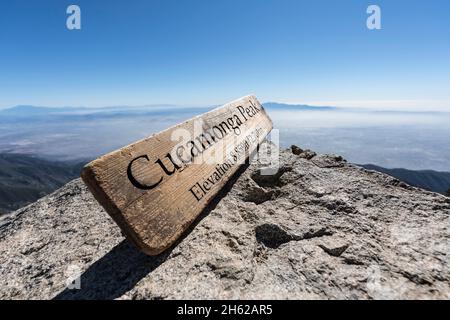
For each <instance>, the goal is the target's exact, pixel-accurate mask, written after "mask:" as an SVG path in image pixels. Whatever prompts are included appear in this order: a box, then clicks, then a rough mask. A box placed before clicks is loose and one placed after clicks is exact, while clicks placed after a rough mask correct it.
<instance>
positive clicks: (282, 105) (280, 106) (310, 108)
mask: <svg viewBox="0 0 450 320" xmlns="http://www.w3.org/2000/svg"><path fill="white" fill-rule="evenodd" d="M263 105H264V107H265V108H266V109H277V110H297V111H298V110H304V111H333V110H338V109H339V108H337V107H325V106H323V107H322V106H309V105H304V104H286V103H278V102H266V103H263Z"/></svg>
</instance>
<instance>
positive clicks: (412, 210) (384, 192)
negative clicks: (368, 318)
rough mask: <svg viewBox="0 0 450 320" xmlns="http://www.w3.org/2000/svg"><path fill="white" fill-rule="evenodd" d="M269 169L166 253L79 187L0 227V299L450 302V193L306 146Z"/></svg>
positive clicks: (241, 185)
mask: <svg viewBox="0 0 450 320" xmlns="http://www.w3.org/2000/svg"><path fill="white" fill-rule="evenodd" d="M260 169H261V168H260V167H258V165H256V164H255V165H251V166H250V167H248V168H247V169H246V170H245V172H244V173H243V174H242V175H240V176H239V177H238V179H237V180H236V182H235V183H234V185H233V186H232V187H231V188H229V190H228V191H227V192H226V194H224V195H222V197H221V199H220V200H218V201H216V203H215V204H214V205H212V206H211V208H210V210H208V212H205V213H204V214H203V215H202V216H201V217H200V219H198V221H197V222H196V224H195V226H193V227H192V228H191V229H190V230H189V232H187V233H186V235H185V237H183V239H181V240H180V242H179V243H178V244H177V245H176V246H174V247H173V248H172V249H170V250H169V251H167V252H164V253H163V254H161V255H160V256H157V257H148V256H145V255H144V254H142V253H140V252H139V251H138V250H137V249H135V248H134V247H133V246H132V245H131V244H129V243H128V241H127V240H126V239H124V238H123V236H122V235H121V232H120V230H119V228H118V227H117V226H116V225H115V224H114V223H113V222H112V220H111V219H110V218H109V216H108V215H107V214H106V213H105V212H104V210H103V209H102V208H101V207H100V206H99V205H98V204H97V202H96V201H95V200H94V199H93V197H92V196H91V195H90V193H89V192H88V191H87V189H86V187H85V186H84V185H83V183H82V182H81V180H79V179H77V180H74V181H72V182H70V183H69V184H67V185H66V186H64V187H63V188H61V189H60V190H58V191H56V192H55V193H53V194H51V195H49V196H47V197H45V198H42V199H41V200H39V201H37V202H36V203H34V204H31V205H29V206H27V207H25V208H23V209H20V210H18V211H16V212H14V213H13V214H11V215H9V216H7V217H6V218H3V219H2V220H0V252H1V255H0V266H1V269H0V299H30V298H31V299H53V298H55V299H90V298H95V299H116V298H117V299H174V298H180V299H223V298H230V299H238V298H239V299H417V298H425V299H449V298H450V263H449V262H450V261H449V255H450V199H449V198H445V197H444V196H441V195H439V194H435V193H430V192H426V191H423V190H421V189H417V188H413V187H411V186H408V185H407V184H405V183H402V182H400V181H398V180H396V179H394V178H392V177H389V176H387V175H383V174H380V173H376V172H372V171H367V170H365V169H362V168H360V167H357V166H355V165H351V164H348V163H347V162H346V161H345V160H344V159H342V158H341V157H338V156H333V155H316V154H315V153H314V152H312V151H310V150H306V151H303V150H302V149H300V148H293V149H292V150H287V151H283V152H281V153H280V169H279V170H278V171H277V172H276V173H274V174H273V175H272V176H270V177H265V176H263V175H262V174H261V170H260ZM78 276H79V278H78ZM72 280H73V281H72ZM71 281H72V282H71ZM72 288H75V289H72ZM77 288H78V289H77Z"/></svg>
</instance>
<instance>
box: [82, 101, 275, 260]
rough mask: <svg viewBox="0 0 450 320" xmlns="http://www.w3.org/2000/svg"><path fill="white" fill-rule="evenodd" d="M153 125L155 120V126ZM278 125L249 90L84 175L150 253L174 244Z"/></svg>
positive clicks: (91, 167)
mask: <svg viewBox="0 0 450 320" xmlns="http://www.w3.org/2000/svg"><path fill="white" fill-rule="evenodd" d="M149 125H150V124H149ZM271 130H272V121H271V120H270V119H269V117H268V116H267V114H266V112H265V110H264V108H263V107H262V105H261V104H260V103H259V102H258V100H257V99H256V97H254V96H247V97H244V98H242V99H239V100H236V101H234V102H231V103H229V104H226V105H225V106H223V107H220V108H217V109H215V110H212V111H210V112H208V113H205V114H203V115H201V116H198V117H196V118H193V119H191V120H188V121H186V122H184V123H182V124H179V125H176V126H174V127H172V128H169V129H167V130H164V131H162V132H160V133H158V134H155V135H153V136H151V137H149V138H147V139H144V140H141V141H138V142H136V143H133V144H131V145H129V146H127V147H124V148H122V149H120V150H117V151H114V152H112V153H109V154H107V155H105V156H102V157H100V158H99V159H97V160H94V161H93V162H91V163H89V164H88V165H86V166H85V167H84V169H83V172H82V174H81V177H82V179H83V181H84V182H85V183H86V185H87V186H88V187H89V190H90V191H91V192H92V193H93V195H94V196H95V198H96V199H97V201H98V202H100V204H101V205H102V206H103V207H104V208H105V210H106V211H107V212H108V213H109V215H111V217H112V218H113V219H114V221H115V222H116V223H117V224H118V225H119V227H120V228H121V229H122V231H123V232H124V234H125V235H126V236H127V237H128V238H129V239H130V240H131V241H132V242H134V243H135V244H136V245H137V246H138V247H139V248H141V249H142V250H143V251H144V252H145V253H147V254H150V255H157V254H159V253H161V252H162V251H164V250H165V249H167V248H169V247H170V246H171V245H172V244H173V243H174V242H175V241H176V240H177V239H178V238H179V237H180V236H181V235H182V233H183V232H184V231H185V230H186V229H187V228H188V227H189V225H190V224H191V223H192V222H193V221H194V220H195V218H196V217H197V216H198V215H199V214H200V213H201V212H202V211H203V210H204V209H205V208H206V206H207V205H208V203H209V202H210V201H211V200H212V199H213V198H214V196H215V195H216V194H217V193H218V192H219V191H220V190H221V188H222V187H223V186H224V185H225V184H226V182H227V181H228V180H229V179H230V178H231V176H232V175H233V174H234V173H235V172H236V171H237V170H238V169H239V167H240V166H241V165H242V164H243V163H244V162H245V161H246V159H248V157H249V155H250V154H251V153H252V152H253V151H255V150H256V149H257V146H258V145H259V143H261V142H262V141H263V140H264V138H265V137H266V136H267V134H268V133H269V132H270V131H271Z"/></svg>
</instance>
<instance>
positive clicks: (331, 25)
mask: <svg viewBox="0 0 450 320" xmlns="http://www.w3.org/2000/svg"><path fill="white" fill-rule="evenodd" d="M70 4H76V5H79V6H80V8H81V12H82V17H81V20H82V29H81V30H73V31H70V30H68V29H67V28H66V18H67V16H68V15H67V14H66V8H67V7H68V5H70ZM370 4H377V5H379V6H380V7H381V10H382V30H376V31H371V30H368V29H367V28H366V19H367V17H368V15H367V13H366V8H367V7H368V5H370ZM249 93H254V94H256V95H257V96H258V98H259V99H260V100H261V101H279V102H288V103H309V104H316V105H325V104H327V105H347V106H352V107H359V106H361V107H378V108H384V109H386V108H403V109H405V108H407V109H422V110H431V109H440V110H448V111H450V2H449V1H448V0H430V1H404V0H394V1H393V0H389V1H378V0H373V1H363V0H342V1H336V0H327V1H325V0H314V1H312V0H311V1H300V0H214V1H211V0H160V1H150V0H130V1H119V0H109V1H103V0H88V1H85V0H72V1H65V0H40V1H29V0H15V1H1V2H0V107H10V106H14V105H18V104H32V105H45V106H67V105H70V106H111V105H146V104H158V103H174V104H183V105H207V104H220V103H224V102H227V101H229V100H233V99H236V98H238V97H240V96H243V95H246V94H249Z"/></svg>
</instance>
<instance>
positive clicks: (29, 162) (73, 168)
mask: <svg viewBox="0 0 450 320" xmlns="http://www.w3.org/2000/svg"><path fill="white" fill-rule="evenodd" d="M82 166H83V163H74V162H51V161H47V160H42V159H38V158H35V157H31V156H28V155H22V154H0V214H2V213H7V212H9V211H13V210H16V209H19V208H21V207H22V206H25V205H27V204H29V203H31V202H34V201H36V200H37V199H39V198H41V197H43V196H45V195H47V194H49V193H51V192H53V191H54V190H56V189H58V188H59V187H61V186H63V185H64V184H66V183H67V182H68V181H70V180H72V179H74V178H76V177H79V176H80V171H81V168H82Z"/></svg>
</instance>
